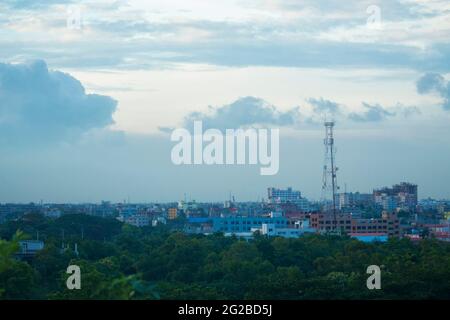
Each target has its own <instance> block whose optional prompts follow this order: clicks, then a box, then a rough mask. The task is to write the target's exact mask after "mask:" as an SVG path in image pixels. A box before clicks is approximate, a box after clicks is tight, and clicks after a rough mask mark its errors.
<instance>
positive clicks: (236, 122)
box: [183, 97, 300, 129]
mask: <svg viewBox="0 0 450 320" xmlns="http://www.w3.org/2000/svg"><path fill="white" fill-rule="evenodd" d="M299 117H300V113H299V109H298V108H293V109H290V110H288V111H286V112H283V111H279V110H277V109H276V108H275V107H274V106H272V105H270V104H268V103H267V102H265V101H264V100H262V99H259V98H255V97H244V98H240V99H238V100H236V101H235V102H233V103H231V104H228V105H225V106H222V107H218V108H213V107H210V110H209V112H208V113H202V112H192V113H190V114H188V115H187V116H186V117H185V118H184V121H183V124H184V126H185V127H187V128H188V127H191V126H192V123H193V122H194V121H196V120H201V121H203V126H204V127H205V128H218V129H226V128H239V127H250V126H256V125H262V126H271V125H273V126H293V125H295V124H296V123H297V122H298V120H299Z"/></svg>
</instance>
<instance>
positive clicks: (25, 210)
mask: <svg viewBox="0 0 450 320" xmlns="http://www.w3.org/2000/svg"><path fill="white" fill-rule="evenodd" d="M417 190H418V187H417V185H415V184H411V183H407V182H402V183H399V184H396V185H393V186H392V187H384V188H380V189H375V190H373V192H372V193H360V192H344V193H337V194H336V200H335V203H336V211H330V210H329V209H328V210H326V209H324V208H327V206H325V205H324V204H323V203H322V202H315V201H310V200H308V199H307V198H305V197H304V196H303V195H302V193H301V192H300V191H299V190H294V189H293V188H291V187H288V188H285V189H282V188H275V187H270V188H268V189H267V198H266V199H262V200H261V201H256V202H237V201H235V199H234V197H232V196H231V195H230V199H228V200H226V201H224V202H223V203H200V202H197V201H195V200H187V199H184V200H182V201H179V202H177V203H150V204H133V203H129V202H123V203H110V202H108V201H102V202H101V203H99V204H92V203H88V204H43V203H39V204H36V203H30V204H0V223H4V222H6V221H9V220H15V219H19V218H20V217H22V216H24V215H25V214H29V213H37V214H42V215H44V216H45V217H47V218H49V219H58V218H60V217H61V216H63V215H65V214H69V213H70V214H87V215H93V216H99V217H110V218H115V219H117V220H119V221H121V222H123V223H125V224H129V225H132V226H135V227H139V228H142V227H156V226H158V225H169V226H172V227H174V228H178V229H179V230H183V231H184V232H186V233H191V234H212V233H216V232H220V233H223V234H224V235H226V236H232V235H234V236H236V237H240V238H244V239H247V240H248V239H251V238H253V237H254V236H255V235H256V234H259V235H261V236H269V237H272V236H274V237H286V238H295V237H300V236H303V235H304V234H308V233H321V234H322V233H339V234H347V235H349V236H351V237H354V238H356V239H359V240H361V241H386V239H388V238H389V237H407V238H410V239H411V240H420V239H422V238H425V237H432V238H436V239H439V240H443V241H450V236H449V234H450V232H449V224H450V201H449V200H436V199H423V200H420V201H419V200H418V193H417ZM328 208H329V206H328ZM33 246H34V247H35V246H38V244H36V243H32V242H30V243H28V244H25V243H24V244H23V247H22V253H23V254H25V255H27V254H29V253H30V252H32V251H33V250H34V249H32V248H33Z"/></svg>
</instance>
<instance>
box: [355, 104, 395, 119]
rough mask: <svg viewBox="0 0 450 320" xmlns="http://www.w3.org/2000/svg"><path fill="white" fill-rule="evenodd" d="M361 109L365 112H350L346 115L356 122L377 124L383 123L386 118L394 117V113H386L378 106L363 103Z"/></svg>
mask: <svg viewBox="0 0 450 320" xmlns="http://www.w3.org/2000/svg"><path fill="white" fill-rule="evenodd" d="M362 104H363V107H364V108H365V111H364V112H362V113H356V112H352V113H350V114H349V115H348V118H349V119H350V120H353V121H356V122H379V121H383V120H385V119H386V118H388V117H393V116H395V115H396V113H395V112H391V111H387V110H386V109H384V108H383V107H382V106H380V105H379V104H374V105H371V104H368V103H365V102H363V103H362Z"/></svg>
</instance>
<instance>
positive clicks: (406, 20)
mask: <svg viewBox="0 0 450 320" xmlns="http://www.w3.org/2000/svg"><path fill="white" fill-rule="evenodd" d="M371 6H375V7H371ZM369 7H371V8H372V9H371V10H368V8H369ZM374 8H375V9H377V8H378V9H379V12H377V10H375V11H374V10H373V9H374ZM377 13H379V15H378V14H377ZM374 15H375V16H374ZM374 17H375V18H376V19H375V20H373V19H371V18H374ZM0 30H1V31H0V124H1V126H0V146H1V150H2V153H1V155H0V202H30V201H35V202H38V201H40V200H43V201H44V202H99V201H101V200H110V201H123V200H124V199H127V200H128V199H129V200H130V201H132V202H152V201H154V202H164V201H176V200H180V199H182V198H183V197H184V194H187V196H188V197H190V198H192V199H197V200H199V201H222V200H224V199H226V198H228V196H229V194H230V193H232V194H233V195H235V197H236V199H237V200H239V201H245V200H253V201H255V200H257V199H261V197H264V196H265V193H266V188H267V187H268V186H277V187H287V186H292V187H294V188H295V189H299V190H301V191H302V194H303V195H304V196H306V197H307V198H310V199H318V198H319V197H320V193H321V183H322V180H321V178H322V166H323V157H324V156H323V154H324V145H323V138H324V128H323V120H324V118H325V115H326V116H327V117H332V118H333V119H334V120H335V121H336V126H335V138H336V141H335V143H336V147H337V153H336V162H337V166H338V167H339V170H338V183H339V185H340V187H341V190H343V189H344V186H346V187H347V189H348V190H349V191H360V192H367V193H371V192H372V190H373V189H376V188H380V187H383V186H390V185H393V184H394V183H398V182H400V181H409V182H412V183H415V184H417V185H418V186H419V197H420V198H426V197H433V198H438V199H440V198H450V191H449V188H448V184H449V181H450V170H449V166H448V163H450V148H449V147H448V146H449V143H450V127H449V125H448V123H449V120H450V102H449V101H450V84H449V80H450V77H449V72H450V64H449V61H450V59H449V54H450V46H449V43H450V41H449V40H450V39H449V38H450V4H449V3H448V2H447V1H427V2H424V1H419V0H414V1H387V0H386V1H345V2H342V3H341V2H340V3H335V4H333V5H330V4H329V3H326V2H324V1H309V0H308V1H278V0H271V1H263V0H261V1H257V0H247V1H237V0H236V1H227V2H226V3H214V5H213V4H212V3H208V2H205V1H194V0H191V1H151V2H148V1H115V2H112V3H111V2H110V1H77V2H76V4H75V3H72V2H71V1H62V0H61V1H59V0H54V1H41V2H39V4H38V3H36V2H35V1H25V0H23V1H3V2H2V3H1V4H0ZM194 120H202V121H203V123H204V124H205V126H206V127H208V128H217V129H219V130H225V129H227V128H231V129H235V128H248V127H268V128H279V129H280V168H279V172H278V174H276V175H274V176H260V174H259V167H256V166H220V165H213V166H207V165H200V166H175V165H174V164H173V163H172V162H171V159H170V154H171V149H172V147H173V145H174V143H173V142H171V141H170V132H172V130H173V129H175V128H180V127H186V128H190V126H192V123H193V121H194Z"/></svg>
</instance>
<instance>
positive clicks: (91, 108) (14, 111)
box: [0, 60, 117, 144]
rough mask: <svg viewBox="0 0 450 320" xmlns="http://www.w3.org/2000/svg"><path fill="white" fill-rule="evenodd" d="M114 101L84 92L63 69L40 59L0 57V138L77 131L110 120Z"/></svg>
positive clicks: (63, 135)
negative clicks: (11, 60)
mask: <svg viewBox="0 0 450 320" xmlns="http://www.w3.org/2000/svg"><path fill="white" fill-rule="evenodd" d="M116 105H117V102H116V101H115V100H113V99H112V98H110V97H107V96H102V95H97V94H86V92H85V90H84V87H83V85H82V84H81V83H80V82H79V81H78V80H77V79H75V78H73V77H72V76H70V75H69V74H66V73H62V72H59V71H52V70H49V69H48V68H47V65H46V63H45V62H44V61H41V60H39V61H35V62H31V63H26V64H3V63H0V124H1V126H0V135H1V137H0V141H1V142H3V143H5V142H6V143H7V144H15V143H19V144H20V143H22V142H25V141H30V142H49V141H56V140H63V139H67V138H69V137H75V136H78V135H80V134H82V133H84V132H86V131H88V130H90V129H94V128H103V127H105V126H107V125H109V124H112V123H113V119H112V114H113V112H114V111H115V109H116Z"/></svg>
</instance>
